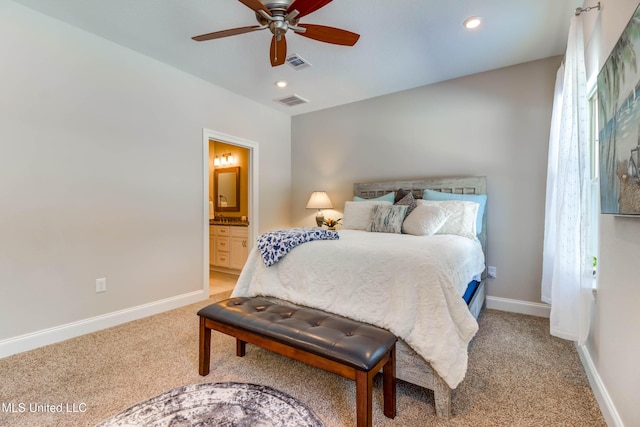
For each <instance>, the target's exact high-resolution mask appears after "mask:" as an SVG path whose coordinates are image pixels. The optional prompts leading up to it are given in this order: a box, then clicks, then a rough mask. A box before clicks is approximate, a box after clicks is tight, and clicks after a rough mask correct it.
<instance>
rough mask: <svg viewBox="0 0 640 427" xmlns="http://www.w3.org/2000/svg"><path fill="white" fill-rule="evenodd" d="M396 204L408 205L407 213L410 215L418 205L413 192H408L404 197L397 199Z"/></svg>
mask: <svg viewBox="0 0 640 427" xmlns="http://www.w3.org/2000/svg"><path fill="white" fill-rule="evenodd" d="M395 205H396V206H398V205H404V206H408V207H409V209H407V215H410V214H411V212H412V211H413V210H414V209H415V207H416V206H417V204H416V199H415V198H414V197H413V193H406V194H405V195H404V197H403V198H402V199H400V200H397V201H396V203H395Z"/></svg>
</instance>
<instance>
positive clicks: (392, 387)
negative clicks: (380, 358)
mask: <svg viewBox="0 0 640 427" xmlns="http://www.w3.org/2000/svg"><path fill="white" fill-rule="evenodd" d="M382 389H383V392H384V415H385V416H386V417H387V418H395V417H396V346H395V345H394V346H393V347H392V348H391V350H390V354H389V360H388V361H387V363H385V365H384V367H383V368H382Z"/></svg>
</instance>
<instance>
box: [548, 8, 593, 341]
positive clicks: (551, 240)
mask: <svg viewBox="0 0 640 427" xmlns="http://www.w3.org/2000/svg"><path fill="white" fill-rule="evenodd" d="M586 86H587V83H586V71H585V65H584V41H583V33H582V21H581V19H580V17H579V16H574V17H573V18H572V20H571V26H570V30H569V40H568V42H567V52H566V54H565V60H564V64H563V66H561V67H560V69H559V70H558V74H557V77H556V92H555V99H554V105H553V115H552V119H551V132H550V136H549V164H548V169H547V200H546V207H545V230H544V248H543V258H542V301H544V302H546V303H549V304H551V319H550V323H551V334H552V335H555V336H557V337H560V338H564V339H568V340H572V341H577V342H578V344H580V345H582V344H584V342H585V340H586V338H587V336H588V334H589V319H590V316H591V298H592V294H591V287H592V280H593V279H592V277H591V276H592V269H591V261H590V254H589V252H590V251H589V248H590V245H589V241H588V238H589V234H588V230H589V227H590V225H589V218H590V215H589V204H588V198H589V188H590V187H589V185H590V184H589V182H590V169H589V155H590V154H589V141H588V139H587V135H588V133H587V129H588V108H587V87H586Z"/></svg>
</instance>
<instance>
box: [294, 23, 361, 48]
mask: <svg viewBox="0 0 640 427" xmlns="http://www.w3.org/2000/svg"><path fill="white" fill-rule="evenodd" d="M298 27H302V28H306V30H307V31H305V32H304V33H299V32H297V31H296V34H299V35H301V36H305V37H309V38H310V39H314V40H318V41H321V42H325V43H331V44H340V45H343V46H353V45H354V44H356V42H357V41H358V39H359V38H360V35H359V34H356V33H352V32H351V31H347V30H341V29H340V28H333V27H327V26H324V25H313V24H298Z"/></svg>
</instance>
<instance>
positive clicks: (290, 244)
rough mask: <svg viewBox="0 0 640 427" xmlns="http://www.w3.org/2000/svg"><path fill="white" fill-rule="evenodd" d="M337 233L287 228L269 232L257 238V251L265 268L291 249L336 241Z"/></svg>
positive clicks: (315, 229) (316, 229) (320, 229)
mask: <svg viewBox="0 0 640 427" xmlns="http://www.w3.org/2000/svg"><path fill="white" fill-rule="evenodd" d="M339 238H340V236H339V235H338V232H337V231H332V230H325V229H323V228H287V229H285V230H276V231H269V232H267V233H264V234H262V235H261V236H260V237H258V250H259V251H260V254H262V260H263V261H264V265H266V266H267V267H270V266H272V265H273V264H275V263H276V262H278V261H280V260H281V259H282V258H283V257H284V256H285V255H286V254H288V253H289V252H290V251H291V249H293V248H295V247H296V246H298V245H301V244H303V243H306V242H310V241H312V240H337V239H339Z"/></svg>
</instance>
